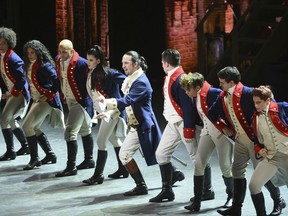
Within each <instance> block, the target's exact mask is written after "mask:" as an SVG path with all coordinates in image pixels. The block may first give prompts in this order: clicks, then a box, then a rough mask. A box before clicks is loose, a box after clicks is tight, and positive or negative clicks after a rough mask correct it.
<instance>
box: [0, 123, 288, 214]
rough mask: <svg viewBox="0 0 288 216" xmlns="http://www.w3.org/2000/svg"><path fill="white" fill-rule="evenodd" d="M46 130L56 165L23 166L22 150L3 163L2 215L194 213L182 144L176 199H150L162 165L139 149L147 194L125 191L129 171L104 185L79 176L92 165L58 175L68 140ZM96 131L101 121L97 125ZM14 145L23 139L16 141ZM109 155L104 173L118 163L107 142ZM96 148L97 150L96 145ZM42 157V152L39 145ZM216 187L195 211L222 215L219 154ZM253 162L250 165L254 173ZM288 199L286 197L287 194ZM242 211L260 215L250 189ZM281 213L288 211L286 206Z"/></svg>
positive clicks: (85, 175)
mask: <svg viewBox="0 0 288 216" xmlns="http://www.w3.org/2000/svg"><path fill="white" fill-rule="evenodd" d="M43 128H44V131H45V132H46V134H47V136H48V137H49V139H50V142H51V145H52V147H53V149H54V151H55V153H56V154H57V156H58V162H57V164H54V165H45V166H41V167H39V168H35V169H33V170H31V171H23V170H22V168H23V167H24V166H25V164H27V163H28V162H29V156H19V157H17V158H16V159H15V160H13V161H7V162H1V163H0V199H1V201H0V215H1V216H6V215H7V216H8V215H9V216H14V215H21V216H26V215H29V216H46V215H47V216H48V215H49V216H50V215H51V216H52V215H53V216H55V215H63V216H68V215H69V216H70V215H71V216H92V215H96V216H98V215H99V216H100V215H119V216H120V215H186V214H190V213H189V212H187V211H186V210H185V209H184V206H185V205H187V204H188V201H189V199H190V197H191V196H192V191H193V186H192V185H193V164H192V162H191V161H190V160H189V158H188V156H187V152H186V149H185V147H184V146H183V144H181V145H180V146H179V148H178V149H177V151H176V152H175V156H177V157H179V158H181V159H182V160H184V161H186V162H187V164H188V165H187V166H186V167H185V166H183V165H181V164H179V163H178V162H176V161H173V162H174V164H175V165H176V166H177V167H178V168H180V169H181V170H182V171H183V172H184V173H185V175H186V179H185V180H184V181H182V182H177V183H176V185H175V187H174V188H173V190H174V192H175V195H176V198H175V200H174V201H173V202H164V203H149V202H148V200H149V199H150V198H151V197H153V196H155V195H156V194H158V192H159V191H160V188H161V178H160V172H159V168H158V166H152V167H147V166H146V164H145V162H144V160H143V158H141V155H140V154H139V153H138V154H136V156H135V159H136V161H137V162H138V165H139V167H140V169H141V171H142V173H143V175H144V176H145V179H146V183H147V185H148V187H149V194H148V195H145V196H136V197H124V196H123V195H122V193H123V192H125V191H127V190H130V189H131V188H132V187H134V182H133V180H132V179H131V178H130V177H129V178H126V179H120V180H111V179H108V178H106V179H105V181H104V183H103V184H102V185H94V186H85V185H83V184H82V183H81V182H82V180H83V179H86V178H88V177H90V176H91V175H92V172H93V169H88V170H81V171H79V172H78V175H76V176H70V177H63V178H56V177H54V174H55V173H56V172H57V171H60V170H62V169H64V167H65V164H66V145H65V142H64V140H63V130H60V129H51V128H50V127H49V126H47V125H46V124H45V125H44V127H43ZM93 133H94V134H95V137H96V133H97V127H95V128H93ZM4 145H5V144H4V141H3V137H2V134H1V135H0V153H1V154H2V153H4V149H5V148H4ZM15 147H16V149H18V148H19V143H18V142H16V143H15ZM108 151H109V157H108V161H107V166H106V168H105V172H104V174H105V176H107V175H108V174H109V173H111V172H114V171H115V170H116V168H117V164H116V159H115V154H114V150H113V148H112V146H111V145H109V149H108ZM94 152H95V154H94V155H96V152H97V147H95V149H94ZM39 154H40V156H41V157H43V156H44V154H43V151H42V149H39ZM82 159H83V149H82V143H81V142H79V151H78V157H77V161H78V163H79V162H81V161H82ZM211 165H212V176H213V187H214V190H215V193H216V199H215V200H212V201H206V202H202V208H201V211H200V212H199V213H196V214H194V215H209V216H210V215H211V216H213V215H219V214H218V213H217V212H216V210H217V209H218V208H219V207H221V205H223V204H224V201H225V200H226V193H225V188H224V183H223V181H222V177H221V173H220V169H219V166H218V162H217V157H216V155H215V154H213V156H212V158H211ZM251 172H252V170H251V166H249V169H248V171H247V173H248V177H250V176H251ZM281 191H282V195H283V196H284V198H286V199H287V195H286V194H287V189H286V188H285V187H282V188H281ZM264 193H265V198H266V205H267V212H268V213H270V211H271V209H272V200H271V199H270V197H269V196H268V194H267V191H266V190H265V189H264ZM287 200H288V199H287ZM242 215H243V216H253V215H256V214H255V211H254V207H253V204H252V202H251V198H250V195H249V190H248V189H247V195H246V199H245V203H244V207H243V214H242ZM282 215H288V208H286V209H284V211H283V214H282Z"/></svg>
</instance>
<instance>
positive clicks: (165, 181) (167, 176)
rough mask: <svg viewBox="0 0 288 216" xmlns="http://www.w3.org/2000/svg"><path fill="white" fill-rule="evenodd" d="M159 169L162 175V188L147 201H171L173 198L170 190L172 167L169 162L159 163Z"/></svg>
mask: <svg viewBox="0 0 288 216" xmlns="http://www.w3.org/2000/svg"><path fill="white" fill-rule="evenodd" d="M160 171H161V177H162V190H161V192H160V193H159V194H158V195H157V196H156V197H153V198H151V199H150V200H149V202H162V201H163V200H168V201H173V200H174V199H175V195H174V192H173V190H172V175H173V168H172V165H171V163H168V164H165V165H160Z"/></svg>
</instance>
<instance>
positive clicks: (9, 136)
mask: <svg viewBox="0 0 288 216" xmlns="http://www.w3.org/2000/svg"><path fill="white" fill-rule="evenodd" d="M2 133H3V137H4V140H5V143H6V148H7V150H6V152H5V153H4V154H3V155H2V156H1V157H0V161H7V160H14V159H15V158H16V152H15V150H14V140H13V132H12V129H11V128H6V129H2Z"/></svg>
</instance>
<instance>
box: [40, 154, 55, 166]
mask: <svg viewBox="0 0 288 216" xmlns="http://www.w3.org/2000/svg"><path fill="white" fill-rule="evenodd" d="M56 162H57V157H56V155H55V154H54V153H53V154H48V155H46V156H45V157H44V158H43V159H42V160H41V163H42V165H44V164H49V163H51V164H55V163H56Z"/></svg>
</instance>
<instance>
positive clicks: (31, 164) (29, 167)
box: [23, 158, 41, 170]
mask: <svg viewBox="0 0 288 216" xmlns="http://www.w3.org/2000/svg"><path fill="white" fill-rule="evenodd" d="M35 166H37V167H39V166H41V161H40V160H39V158H36V159H33V160H32V159H31V160H30V162H29V163H28V164H27V165H26V166H25V167H24V168H23V170H32V169H33V168H34V167H35Z"/></svg>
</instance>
